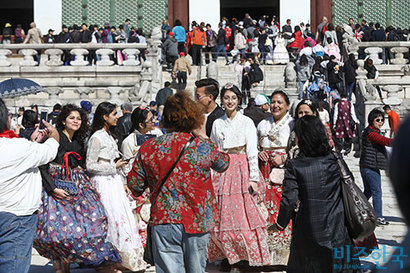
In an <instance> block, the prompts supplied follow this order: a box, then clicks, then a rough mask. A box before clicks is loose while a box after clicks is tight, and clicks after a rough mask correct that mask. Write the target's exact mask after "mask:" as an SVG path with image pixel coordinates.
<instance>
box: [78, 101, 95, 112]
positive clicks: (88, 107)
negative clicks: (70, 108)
mask: <svg viewBox="0 0 410 273" xmlns="http://www.w3.org/2000/svg"><path fill="white" fill-rule="evenodd" d="M80 105H81V108H83V109H84V110H85V111H87V113H90V112H91V109H92V107H93V105H92V104H91V102H89V101H88V100H82V101H81V102H80Z"/></svg>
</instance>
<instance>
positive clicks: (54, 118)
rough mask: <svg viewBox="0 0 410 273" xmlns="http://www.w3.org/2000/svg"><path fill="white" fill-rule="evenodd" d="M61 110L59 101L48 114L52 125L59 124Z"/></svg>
mask: <svg viewBox="0 0 410 273" xmlns="http://www.w3.org/2000/svg"><path fill="white" fill-rule="evenodd" d="M60 112H61V104H59V103H57V104H55V105H54V106H53V112H51V113H50V114H48V116H47V122H48V123H50V124H51V125H56V124H57V118H58V115H59V114H60Z"/></svg>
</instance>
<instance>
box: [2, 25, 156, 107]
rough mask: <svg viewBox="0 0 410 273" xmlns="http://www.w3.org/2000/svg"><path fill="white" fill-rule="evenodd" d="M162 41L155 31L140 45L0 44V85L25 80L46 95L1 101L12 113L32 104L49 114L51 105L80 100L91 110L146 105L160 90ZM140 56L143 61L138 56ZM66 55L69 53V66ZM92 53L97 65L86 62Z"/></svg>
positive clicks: (32, 95) (39, 94) (24, 96)
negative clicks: (103, 106) (104, 106)
mask: <svg viewBox="0 0 410 273" xmlns="http://www.w3.org/2000/svg"><path fill="white" fill-rule="evenodd" d="M161 37H162V36H161V30H160V28H154V29H153V30H152V33H151V38H150V39H147V43H145V44H139V43H138V44H136V43H135V44H134V43H133V44H91V43H88V44H81V43H79V44H9V45H3V44H1V45H0V81H2V80H6V79H9V78H28V79H31V80H34V81H35V82H37V83H39V84H40V85H41V86H42V87H43V88H44V90H45V92H41V93H38V94H31V95H22V96H19V97H16V98H15V100H14V99H13V98H5V101H6V103H7V104H8V106H9V107H10V108H11V109H12V107H13V106H17V107H18V106H25V107H27V106H29V105H31V104H38V105H39V107H43V108H49V109H50V108H51V107H52V106H53V105H54V104H55V103H61V104H64V103H68V102H70V103H77V104H78V103H79V102H80V101H81V100H90V101H91V102H92V103H93V104H94V105H97V104H98V103H100V102H102V101H111V102H113V103H116V104H117V105H120V104H121V103H123V102H132V103H134V104H136V105H143V104H147V103H149V101H151V100H153V99H155V95H156V93H157V91H158V90H159V89H160V88H161V87H162V77H161V73H162V71H161V66H160V64H159V61H160V59H161V50H160V48H159V47H160V45H161ZM143 51H144V52H146V54H145V55H146V60H145V61H144V60H143V59H142V58H140V56H139V54H140V53H141V52H143ZM40 53H41V58H40V59H41V62H40V64H38V62H37V60H38V57H40V56H39V54H40ZM65 54H70V58H69V60H70V61H68V62H66V60H68V59H67V58H65ZM91 54H95V55H94V56H96V57H97V61H96V65H90V62H89V61H88V59H87V58H88V56H89V55H91ZM118 54H121V55H120V56H118ZM121 57H122V58H121ZM115 60H116V62H115Z"/></svg>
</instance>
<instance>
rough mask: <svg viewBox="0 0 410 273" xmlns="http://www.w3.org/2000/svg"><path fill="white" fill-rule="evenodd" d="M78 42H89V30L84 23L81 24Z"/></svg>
mask: <svg viewBox="0 0 410 273" xmlns="http://www.w3.org/2000/svg"><path fill="white" fill-rule="evenodd" d="M80 42H81V43H84V44H86V43H89V42H91V31H90V30H89V29H88V28H87V25H86V24H82V25H81V38H80Z"/></svg>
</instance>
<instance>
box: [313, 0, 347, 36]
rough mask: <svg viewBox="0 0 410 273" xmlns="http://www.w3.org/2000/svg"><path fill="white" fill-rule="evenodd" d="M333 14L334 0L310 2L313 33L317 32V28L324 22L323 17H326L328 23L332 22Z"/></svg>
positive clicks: (314, 0)
mask: <svg viewBox="0 0 410 273" xmlns="http://www.w3.org/2000/svg"><path fill="white" fill-rule="evenodd" d="M336 1H343V0H336ZM332 14H333V12H332V0H310V22H311V23H310V25H311V26H312V31H316V27H317V26H318V25H319V24H320V22H321V21H322V18H323V16H326V17H327V19H328V21H329V22H331V21H332Z"/></svg>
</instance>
